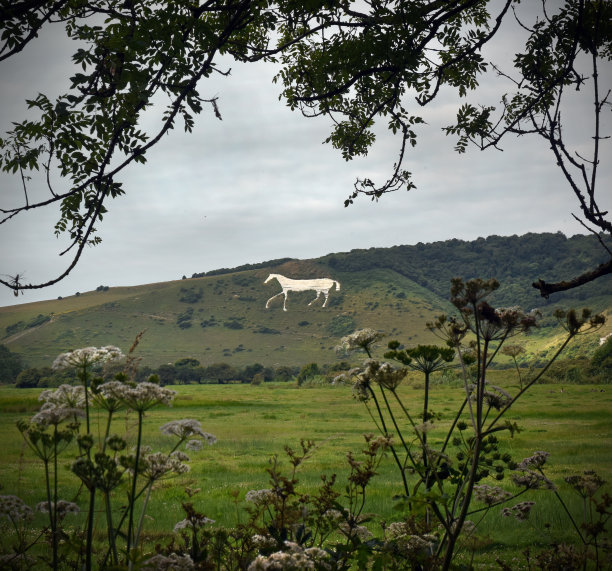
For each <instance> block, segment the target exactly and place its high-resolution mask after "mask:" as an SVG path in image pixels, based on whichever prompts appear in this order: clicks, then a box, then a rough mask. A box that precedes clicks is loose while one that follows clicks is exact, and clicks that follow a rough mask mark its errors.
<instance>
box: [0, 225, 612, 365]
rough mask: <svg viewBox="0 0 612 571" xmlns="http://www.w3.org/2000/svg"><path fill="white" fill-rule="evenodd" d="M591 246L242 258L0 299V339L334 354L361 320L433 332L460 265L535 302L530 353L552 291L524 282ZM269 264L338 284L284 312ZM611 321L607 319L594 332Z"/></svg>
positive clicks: (514, 242) (416, 335)
mask: <svg viewBox="0 0 612 571" xmlns="http://www.w3.org/2000/svg"><path fill="white" fill-rule="evenodd" d="M553 242H554V243H555V244H556V248H557V250H556V253H554V254H553V253H550V254H547V255H546V256H542V255H539V256H538V255H537V252H538V251H539V250H538V244H539V247H540V248H545V247H546V248H549V247H550V245H551V243H553ZM527 244H528V245H529V249H527ZM562 246H563V247H564V248H565V250H564V249H563V247H562ZM598 248H600V246H598V245H597V244H596V241H595V240H591V239H589V238H588V237H574V238H571V239H569V240H567V239H565V237H563V240H561V239H560V237H559V236H558V235H556V234H554V235H552V234H548V235H531V238H530V242H527V241H526V240H525V237H521V238H517V237H512V238H503V239H502V238H499V237H493V238H489V239H487V240H482V239H481V241H476V242H461V241H458V240H451V241H448V242H443V243H436V244H430V245H417V246H398V247H395V248H386V249H381V248H376V249H371V250H359V251H353V252H350V253H342V254H330V255H328V256H326V257H324V258H321V259H318V260H302V261H300V260H275V261H273V262H270V263H269V265H268V266H267V265H266V264H257V265H254V266H243V267H241V268H240V270H241V271H232V270H225V269H224V270H218V271H215V272H209V273H207V274H194V275H197V276H201V277H194V278H191V279H185V280H177V281H172V282H165V283H157V284H148V285H142V286H136V287H125V288H111V289H108V290H107V291H93V292H87V293H83V294H81V295H79V296H72V297H67V298H64V299H58V300H52V301H45V302H37V303H31V304H24V305H18V306H10V307H4V308H0V343H3V344H5V345H6V346H7V347H8V348H9V349H10V350H11V351H14V352H18V353H21V354H23V355H24V356H25V357H26V361H27V362H28V364H29V365H30V366H44V365H49V364H50V363H51V362H52V360H53V359H54V358H55V356H56V355H57V354H58V353H60V352H63V351H66V350H69V349H73V348H76V347H82V346H87V345H96V346H101V345H109V344H112V345H117V346H119V347H121V348H122V349H123V350H127V349H128V348H129V346H130V345H131V343H132V341H133V340H134V338H135V336H136V334H137V333H138V332H140V331H142V330H144V329H146V334H145V336H144V338H143V340H142V342H141V344H140V347H139V354H140V355H141V356H142V357H143V361H144V363H146V364H148V365H151V366H158V365H160V364H162V363H173V362H175V361H176V360H178V359H180V358H183V357H187V356H189V357H194V358H196V359H198V360H200V362H201V363H202V364H211V363H215V362H220V361H225V362H229V363H231V364H233V365H235V366H244V365H246V364H252V363H262V364H264V365H266V366H273V365H301V364H305V363H309V362H317V363H332V362H334V361H336V360H339V359H341V357H340V356H338V355H336V353H335V351H334V347H335V346H336V345H337V343H338V340H339V338H340V337H341V336H343V335H346V334H348V333H350V332H352V331H353V330H355V329H358V328H362V327H373V328H375V329H378V330H381V331H384V332H385V333H387V334H389V336H391V337H392V338H397V339H399V340H400V341H402V342H403V343H405V344H407V345H410V344H417V343H431V342H434V341H435V338H434V337H433V336H432V335H431V334H430V333H429V332H428V331H427V330H426V329H425V323H426V322H427V321H429V320H431V319H432V318H433V317H434V316H436V315H438V314H439V313H441V312H449V311H452V307H451V306H450V304H449V303H448V301H447V297H448V288H449V280H450V278H451V277H453V276H456V275H462V276H465V277H473V276H482V277H498V278H499V279H500V281H502V286H503V287H502V288H501V289H500V292H499V295H498V302H499V303H500V304H502V305H510V304H512V305H513V304H517V303H521V304H522V305H523V306H525V307H528V308H530V307H534V306H535V305H538V306H540V307H541V308H542V309H543V312H544V314H545V317H544V320H543V322H544V324H545V325H547V327H544V328H543V329H541V330H540V331H539V332H538V333H537V334H535V335H533V336H532V337H531V341H530V342H529V344H528V348H529V350H530V351H531V352H532V353H537V352H539V351H541V350H550V348H551V347H554V344H555V342H556V335H557V334H558V333H559V332H558V331H556V330H555V329H554V327H553V325H554V324H555V322H554V320H553V319H552V318H551V315H552V311H553V309H554V307H556V305H557V300H548V301H546V300H543V299H542V298H538V297H537V292H535V290H534V291H533V292H532V291H531V290H530V281H529V280H531V281H533V280H534V279H536V278H537V277H543V278H544V279H555V275H554V274H551V273H550V265H551V263H552V261H551V260H552V258H553V257H554V256H557V255H568V256H570V255H572V256H574V258H575V260H576V263H575V264H574V265H572V264H569V265H568V263H567V260H565V259H564V264H565V266H564V268H565V270H564V271H565V272H566V273H565V274H564V277H568V276H569V275H574V273H576V272H578V271H581V270H580V268H581V267H582V266H584V265H585V264H587V263H591V262H593V260H596V258H597V255H599V252H598ZM529 251H531V252H533V253H534V254H533V256H532V257H529V255H528V254H529ZM572 252H573V254H572ZM577 252H581V253H580V255H578V254H577ZM461 270H463V271H461ZM271 271H272V272H274V273H280V274H283V275H286V276H288V277H292V278H298V279H300V278H312V277H323V276H329V277H333V278H334V279H336V280H338V281H340V283H341V284H342V287H341V290H340V291H339V292H338V291H336V290H335V289H334V290H332V291H331V292H330V298H329V303H328V307H326V308H323V307H321V303H322V302H321V301H320V300H319V301H317V302H315V303H314V304H313V305H311V306H308V303H309V302H310V301H312V299H313V298H314V295H315V294H314V292H304V293H299V294H298V293H290V294H289V299H288V302H287V309H288V311H287V312H284V311H283V310H282V297H279V298H277V299H276V300H274V302H272V304H271V306H270V308H269V309H266V308H265V304H266V300H268V299H269V298H270V297H272V296H273V295H275V294H277V293H279V292H280V291H281V288H280V286H279V285H278V283H277V282H276V281H271V282H270V283H268V284H264V280H265V279H266V277H267V276H268V274H269V273H270V272H271ZM512 272H514V273H512ZM504 278H505V279H504ZM587 294H588V295H587ZM582 298H584V299H582ZM513 299H514V300H515V301H512V300H513ZM561 302H562V303H561V305H562V306H564V307H569V306H577V307H582V306H585V305H587V306H590V307H593V308H595V309H597V310H598V311H607V310H609V309H612V287H611V282H610V280H609V279H607V278H604V279H602V280H598V282H595V283H594V284H591V285H589V286H588V287H586V288H581V289H580V290H577V291H576V292H572V293H569V294H567V295H565V296H564V298H562V299H561ZM610 330H611V325H610V324H608V325H606V329H604V334H605V333H606V332H609V331H610ZM597 343H598V338H597V337H595V336H593V337H591V339H589V340H586V341H584V342H583V345H584V348H585V350H588V349H589V348H591V349H592V348H594V347H595V346H596V345H597Z"/></svg>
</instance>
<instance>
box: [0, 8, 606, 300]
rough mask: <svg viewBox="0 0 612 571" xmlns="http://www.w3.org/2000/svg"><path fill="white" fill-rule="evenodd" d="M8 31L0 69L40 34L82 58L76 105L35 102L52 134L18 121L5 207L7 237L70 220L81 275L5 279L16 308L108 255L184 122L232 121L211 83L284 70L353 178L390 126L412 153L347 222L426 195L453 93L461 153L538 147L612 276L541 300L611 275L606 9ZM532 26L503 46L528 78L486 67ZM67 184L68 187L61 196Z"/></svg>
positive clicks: (110, 22)
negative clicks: (510, 139)
mask: <svg viewBox="0 0 612 571" xmlns="http://www.w3.org/2000/svg"><path fill="white" fill-rule="evenodd" d="M0 20H1V21H2V28H3V33H2V36H1V39H0V61H1V60H3V59H6V58H8V57H15V56H16V55H17V54H18V53H19V52H20V51H21V50H23V48H24V47H25V46H26V45H28V44H29V43H31V42H33V41H34V40H35V38H36V37H37V34H38V32H39V31H40V30H41V29H42V28H43V27H47V26H59V25H63V27H64V30H65V33H66V34H67V35H68V36H69V37H70V38H73V39H75V40H77V41H78V44H77V45H78V48H77V49H76V52H75V54H74V56H73V60H74V64H75V70H74V73H73V75H72V76H71V77H70V84H69V86H68V87H67V90H66V92H65V93H63V94H61V95H60V96H59V97H57V98H55V99H53V100H52V99H50V98H49V97H48V96H46V95H44V94H43V93H42V90H41V93H39V94H38V95H37V96H36V97H35V98H33V99H31V100H29V101H28V104H29V106H30V108H31V109H32V110H33V111H34V112H35V113H36V114H37V115H38V117H37V118H35V119H32V120H26V121H21V122H19V121H16V122H15V123H14V126H13V128H12V129H11V131H9V132H8V133H7V134H6V136H5V137H4V138H2V139H0V168H1V169H2V170H4V171H5V172H9V173H13V174H14V175H15V177H16V181H17V183H18V184H17V187H18V188H19V190H18V192H19V193H20V195H22V201H21V204H18V205H17V206H15V201H14V200H12V201H11V202H10V203H8V205H4V204H3V205H0V214H1V218H0V223H7V222H8V221H11V220H13V219H15V218H16V217H23V215H25V214H27V212H28V211H30V210H32V209H37V208H45V207H51V208H57V209H58V210H59V217H58V221H57V224H56V227H55V231H56V234H63V233H66V234H67V235H68V236H69V238H70V245H69V247H68V248H67V249H66V250H65V251H63V252H62V254H67V253H70V256H71V258H70V259H69V260H68V261H67V263H66V266H67V267H66V269H65V271H64V272H63V273H61V274H60V275H58V276H56V277H54V278H52V279H49V280H48V281H46V282H44V283H37V284H32V283H25V282H24V278H23V275H21V274H14V275H11V276H9V277H6V278H2V279H0V283H2V284H4V285H5V286H7V287H9V288H11V289H13V291H14V292H15V294H18V292H19V291H21V290H27V289H34V288H41V287H45V286H48V285H51V284H53V283H56V282H58V281H59V280H61V279H63V278H64V277H65V276H66V275H68V273H70V271H71V270H72V269H73V268H74V267H75V265H76V264H77V263H78V260H79V258H80V256H81V254H82V252H83V250H84V248H85V246H86V245H91V244H97V243H98V242H99V241H100V237H99V236H98V235H97V233H96V227H97V226H98V223H99V222H100V221H101V220H102V218H103V216H104V214H105V213H106V212H107V208H108V203H109V202H110V199H113V198H117V197H119V196H121V195H122V194H123V193H124V192H125V189H124V188H123V185H122V183H121V182H120V176H121V174H122V173H123V171H124V170H125V169H126V168H129V167H131V166H132V165H134V164H136V163H144V162H146V160H147V152H148V151H149V149H151V147H152V146H153V145H156V144H157V143H158V142H159V141H161V139H162V138H163V136H164V135H165V134H167V133H168V132H169V131H171V130H172V129H173V128H174V127H175V126H176V124H177V121H182V123H183V126H184V128H185V130H187V131H191V130H192V129H193V126H194V121H195V116H196V115H197V114H199V113H201V112H202V110H203V109H204V108H205V107H207V108H210V109H212V111H213V112H214V114H215V116H216V117H217V118H218V119H221V112H220V108H219V103H218V101H217V98H216V97H215V96H208V97H206V96H203V95H202V94H201V90H202V86H203V85H204V86H205V85H206V79H207V78H209V77H211V76H212V75H215V74H222V75H228V74H229V67H222V66H221V65H220V64H219V58H220V57H221V56H223V57H226V58H233V59H234V60H236V61H240V62H252V61H257V60H262V59H263V60H274V59H277V61H280V63H281V65H282V67H281V70H280V72H279V74H278V76H277V78H276V80H277V81H279V82H280V83H282V85H283V96H284V98H285V99H286V101H287V103H288V105H289V106H290V107H291V108H292V109H298V110H300V111H301V112H302V113H303V114H304V115H306V116H321V115H324V116H327V117H329V118H330V119H331V121H332V123H333V129H332V132H331V134H330V135H329V137H328V139H327V142H329V143H331V144H332V145H333V146H334V147H336V148H338V149H339V150H340V151H341V153H342V155H343V157H344V158H345V159H346V160H350V159H352V158H354V157H356V156H359V155H365V154H367V152H368V150H369V148H370V147H371V145H372V144H373V143H374V140H375V135H374V124H375V121H378V120H383V121H384V122H386V125H387V127H388V129H389V130H390V131H392V132H393V133H394V134H396V135H397V137H398V156H397V160H396V162H395V164H394V165H393V167H392V168H391V172H390V177H389V178H388V180H386V181H385V182H383V183H382V184H380V183H376V182H374V181H372V180H370V179H368V178H364V179H359V180H357V182H356V183H355V187H354V191H353V192H352V193H351V195H350V197H349V198H348V199H347V201H346V203H347V204H350V203H351V202H352V201H353V200H354V199H355V198H356V197H357V196H358V195H360V194H364V195H367V196H370V197H371V198H372V199H378V198H380V197H381V196H382V195H383V194H385V193H387V192H393V191H396V190H399V189H407V190H410V189H412V188H414V186H415V183H414V181H413V178H412V175H411V173H410V172H408V171H407V170H406V169H405V168H404V159H405V157H406V155H407V153H408V152H409V150H410V148H412V147H414V146H415V145H416V144H417V140H418V131H419V129H421V128H424V126H425V117H424V113H423V111H422V110H423V108H425V107H427V106H428V105H430V104H432V103H434V102H436V101H437V99H438V96H439V95H440V94H441V93H443V92H446V93H448V92H449V91H450V92H451V93H453V94H454V95H456V97H457V114H456V120H455V121H454V122H453V124H451V125H449V126H448V127H446V129H445V131H446V134H448V135H453V136H455V137H457V143H456V150H457V151H458V152H460V153H462V152H464V151H465V150H466V149H467V147H468V146H469V145H475V146H476V147H478V148H480V149H483V150H484V149H497V148H500V146H501V145H502V143H503V141H504V139H506V138H507V136H508V135H511V136H512V135H518V136H530V137H540V138H541V139H542V140H543V141H544V142H545V144H546V145H547V146H548V147H550V149H551V151H552V154H553V159H554V161H555V164H556V165H557V166H558V168H559V169H560V170H561V172H562V173H563V175H564V176H565V179H566V181H567V183H568V185H569V187H570V191H571V192H572V193H573V194H574V196H575V197H576V200H577V205H578V206H579V208H580V213H579V216H576V217H577V218H578V219H579V220H580V222H581V223H583V224H584V225H585V226H587V227H588V228H589V229H590V230H592V231H593V232H595V233H603V234H604V236H600V238H601V245H602V246H603V249H602V261H603V263H601V264H600V265H599V266H597V267H596V268H595V269H593V268H591V269H589V271H585V272H583V273H581V274H580V275H578V276H577V277H576V278H573V279H570V280H567V279H562V280H560V281H558V282H557V283H554V284H550V283H547V282H545V281H543V280H539V281H538V282H536V283H535V284H534V286H535V287H537V288H538V289H539V291H540V292H541V293H542V295H544V296H546V295H549V294H550V293H553V292H556V291H563V290H565V289H568V288H573V287H576V286H579V285H582V284H584V283H586V282H588V281H591V280H593V279H595V278H597V277H599V276H601V275H604V274H607V273H610V272H612V253H611V250H610V248H609V246H608V245H606V242H605V239H604V238H607V239H609V236H610V233H611V232H612V222H611V221H610V218H609V215H608V213H607V212H605V211H603V210H602V209H601V208H600V206H599V201H598V198H599V196H600V195H599V194H598V189H597V171H598V165H599V163H600V159H601V157H602V156H603V154H602V153H603V149H602V146H603V144H604V143H605V142H606V140H607V137H608V135H609V133H607V132H606V131H605V128H607V125H604V123H603V119H604V117H605V115H604V112H607V111H608V108H609V106H610V100H609V95H610V89H609V86H606V85H603V84H602V82H603V81H604V79H603V78H602V76H601V74H600V73H599V71H600V69H601V67H602V66H603V65H604V64H608V63H609V61H610V59H611V57H612V23H611V22H612V6H611V4H610V2H609V1H608V0H564V1H560V2H555V3H551V2H545V1H544V0H541V2H523V3H520V2H519V0H449V1H441V0H410V1H406V2H396V1H392V0H382V1H377V2H363V3H355V2H351V1H349V0H338V1H334V2H329V1H324V0H314V1H312V2H293V1H287V0H280V1H278V2H268V1H247V0H203V1H201V2H195V3H194V2H193V1H191V0H176V1H174V2H169V3H164V2H161V3H152V2H149V1H147V0H127V1H125V0H83V1H78V2H75V1H69V0H17V1H15V0H0ZM517 25H518V26H520V27H521V28H522V30H523V31H524V33H525V35H526V41H523V40H521V39H520V37H518V36H517V38H518V39H517V40H516V45H514V46H511V47H510V48H508V46H504V47H505V48H506V49H505V51H506V52H507V51H508V49H510V50H511V53H513V54H514V58H513V64H512V65H513V69H511V70H509V69H503V68H501V67H499V66H498V65H496V63H495V62H489V61H487V59H486V57H485V54H486V50H487V48H488V47H489V45H492V46H495V42H496V41H497V40H498V38H499V37H500V31H502V30H504V29H508V31H509V32H510V33H512V31H513V29H514V28H515V27H516V26H517ZM224 61H227V60H224ZM487 74H493V75H495V76H497V77H504V78H506V79H507V81H508V85H509V86H510V87H509V88H508V91H507V92H500V93H499V94H498V97H496V100H497V101H501V104H496V105H497V108H495V107H493V106H492V105H491V104H490V102H484V103H482V104H481V103H479V102H478V98H479V87H480V82H481V81H482V79H483V77H486V76H487ZM570 92H572V93H578V94H579V95H580V96H581V97H582V98H586V100H587V101H589V103H592V106H591V108H592V117H591V118H590V121H591V126H592V127H591V128H592V137H591V147H590V148H586V147H585V146H584V145H581V144H580V142H576V144H575V145H574V144H573V141H569V140H568V139H567V134H566V133H567V131H566V130H565V129H564V127H565V123H564V120H565V117H566V106H565V102H566V98H567V95H568V93H570ZM160 96H164V97H165V98H166V101H167V104H166V107H165V109H164V112H163V114H162V115H161V120H160V121H159V123H158V124H156V125H155V126H153V127H150V128H149V129H148V130H147V129H145V127H144V121H143V117H144V114H145V113H146V112H147V110H148V109H150V107H151V106H152V105H153V101H154V100H155V101H158V100H159V99H160ZM472 99H473V100H474V101H475V102H472V101H471V100H472ZM37 171H38V172H39V173H40V174H41V175H42V178H43V181H46V182H47V184H48V189H47V191H46V194H41V193H39V192H35V190H34V188H33V187H32V186H31V183H30V177H31V176H35V175H36V174H37ZM56 179H59V180H60V186H55V185H54V184H51V181H53V180H56ZM543 216H545V213H543ZM194 275H197V274H194Z"/></svg>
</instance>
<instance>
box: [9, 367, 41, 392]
mask: <svg viewBox="0 0 612 571" xmlns="http://www.w3.org/2000/svg"><path fill="white" fill-rule="evenodd" d="M38 381H40V371H39V370H38V369H36V368H34V367H32V368H29V369H24V370H23V371H21V373H19V375H17V381H16V383H15V387H16V388H18V389H33V388H35V387H36V386H37V385H38Z"/></svg>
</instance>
